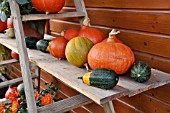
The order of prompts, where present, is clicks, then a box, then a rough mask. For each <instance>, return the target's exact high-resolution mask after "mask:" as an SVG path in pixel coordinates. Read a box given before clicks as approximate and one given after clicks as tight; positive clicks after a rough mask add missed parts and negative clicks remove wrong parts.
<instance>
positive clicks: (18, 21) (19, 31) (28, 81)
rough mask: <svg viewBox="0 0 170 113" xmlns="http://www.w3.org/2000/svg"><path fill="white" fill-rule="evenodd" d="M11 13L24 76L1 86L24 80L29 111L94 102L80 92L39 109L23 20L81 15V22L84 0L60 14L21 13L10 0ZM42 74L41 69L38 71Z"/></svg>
mask: <svg viewBox="0 0 170 113" xmlns="http://www.w3.org/2000/svg"><path fill="white" fill-rule="evenodd" d="M8 2H9V5H10V9H11V14H12V16H13V24H14V29H15V37H16V42H17V48H18V53H19V57H20V66H21V72H22V78H17V79H13V80H9V81H6V82H3V83H1V84H0V88H3V87H6V86H9V85H13V84H16V83H18V82H21V81H23V83H24V89H25V92H26V93H25V95H26V101H27V106H28V112H29V113H37V112H40V113H56V112H64V111H68V110H71V109H73V108H76V107H79V106H82V105H85V104H88V103H90V102H92V100H91V99H89V98H87V97H85V96H84V95H82V94H80V95H78V96H74V97H71V98H68V99H65V100H62V101H59V102H56V103H53V104H51V105H48V106H44V107H40V108H38V109H37V107H36V102H35V97H34V92H33V91H34V89H33V84H32V78H37V77H38V76H36V75H31V72H30V67H29V58H28V53H27V49H26V44H25V41H24V31H23V25H22V21H30V20H46V19H51V18H66V17H79V18H80V24H81V23H82V21H83V20H84V18H87V13H86V9H85V5H84V1H83V0H74V2H75V6H76V10H77V11H76V12H65V13H58V14H30V15H20V9H19V6H18V4H17V2H16V1H15V0H8ZM15 62H17V61H16V60H9V61H3V62H1V63H0V65H6V64H10V63H15ZM36 73H37V74H40V72H39V69H38V70H37V72H36Z"/></svg>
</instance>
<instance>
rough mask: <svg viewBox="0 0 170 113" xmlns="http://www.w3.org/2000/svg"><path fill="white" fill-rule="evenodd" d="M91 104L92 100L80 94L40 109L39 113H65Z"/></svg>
mask: <svg viewBox="0 0 170 113" xmlns="http://www.w3.org/2000/svg"><path fill="white" fill-rule="evenodd" d="M91 102H92V100H91V99H89V98H88V97H86V96H84V95H82V94H80V95H77V96H73V97H70V98H67V99H64V100H61V101H58V102H55V103H53V104H50V105H47V106H43V107H40V108H38V113H63V112H66V111H69V110H71V109H74V108H77V107H80V106H83V105H86V104H89V103H91Z"/></svg>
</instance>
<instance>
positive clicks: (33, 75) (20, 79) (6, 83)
mask: <svg viewBox="0 0 170 113" xmlns="http://www.w3.org/2000/svg"><path fill="white" fill-rule="evenodd" d="M32 78H37V75H35V74H32ZM22 81H23V79H22V77H20V78H16V79H12V80H8V81H5V82H1V83H0V89H1V88H4V87H7V86H9V85H13V84H16V83H19V82H22Z"/></svg>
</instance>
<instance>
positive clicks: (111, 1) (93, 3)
mask: <svg viewBox="0 0 170 113" xmlns="http://www.w3.org/2000/svg"><path fill="white" fill-rule="evenodd" d="M84 2H85V4H86V7H99V8H103V7H106V8H137V9H169V8H170V6H169V4H170V1H169V0H149V1H148V0H131V1H127V0H84ZM65 6H74V3H73V0H66V4H65Z"/></svg>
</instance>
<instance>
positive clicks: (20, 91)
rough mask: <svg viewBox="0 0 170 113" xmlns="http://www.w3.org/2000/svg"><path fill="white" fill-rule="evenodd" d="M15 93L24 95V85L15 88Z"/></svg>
mask: <svg viewBox="0 0 170 113" xmlns="http://www.w3.org/2000/svg"><path fill="white" fill-rule="evenodd" d="M17 91H18V93H19V95H20V96H23V95H25V92H24V84H23V83H22V84H19V85H18V86H17Z"/></svg>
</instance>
